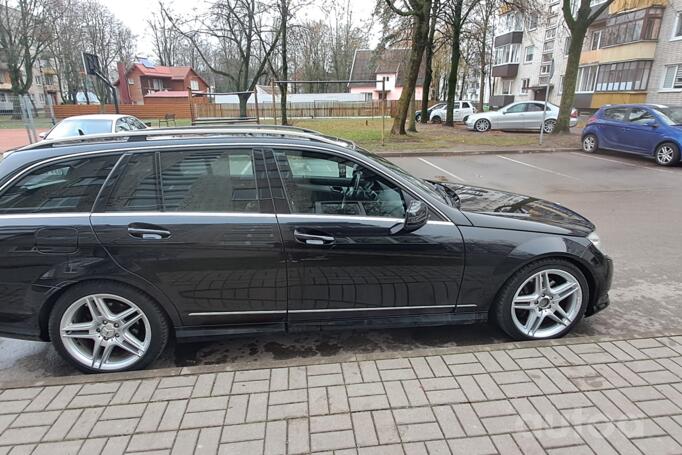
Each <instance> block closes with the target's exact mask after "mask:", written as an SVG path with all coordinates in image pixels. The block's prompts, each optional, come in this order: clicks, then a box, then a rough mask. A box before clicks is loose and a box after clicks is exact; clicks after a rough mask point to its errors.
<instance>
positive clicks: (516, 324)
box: [494, 259, 589, 340]
mask: <svg viewBox="0 0 682 455" xmlns="http://www.w3.org/2000/svg"><path fill="white" fill-rule="evenodd" d="M588 301H589V287H588V284H587V280H586V279H585V276H584V275H583V273H582V272H581V271H580V269H578V268H577V267H576V266H574V265H573V264H571V263H570V262H567V261H564V260H561V259H545V260H542V261H538V262H536V263H533V264H530V265H528V266H526V267H524V268H522V269H521V270H519V271H518V272H517V273H516V274H515V275H514V276H513V277H512V278H511V279H510V280H509V281H508V282H507V283H506V284H505V286H504V288H503V289H502V291H501V292H500V295H499V298H498V300H497V302H496V304H495V307H494V309H495V318H496V320H497V323H498V324H499V326H500V327H501V328H502V330H504V331H505V332H506V333H507V334H508V335H509V336H510V337H512V338H514V339H516V340H542V339H549V338H559V337H562V336H564V335H566V334H567V333H568V332H570V331H571V329H573V327H575V325H576V324H577V323H578V322H579V321H580V320H581V319H582V317H583V315H584V314H585V309H586V308H587V302H588Z"/></svg>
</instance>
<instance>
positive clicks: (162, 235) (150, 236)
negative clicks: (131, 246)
mask: <svg viewBox="0 0 682 455" xmlns="http://www.w3.org/2000/svg"><path fill="white" fill-rule="evenodd" d="M128 234H130V235H131V236H132V237H135V238H138V239H142V240H162V239H167V238H169V237H170V236H171V233H170V231H168V230H166V229H163V228H156V227H151V226H145V227H139V225H138V226H136V225H135V224H129V225H128Z"/></svg>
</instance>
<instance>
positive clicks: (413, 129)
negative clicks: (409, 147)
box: [407, 90, 424, 133]
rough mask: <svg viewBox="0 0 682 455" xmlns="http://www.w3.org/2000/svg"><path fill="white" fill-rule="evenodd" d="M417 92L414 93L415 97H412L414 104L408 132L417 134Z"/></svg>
mask: <svg viewBox="0 0 682 455" xmlns="http://www.w3.org/2000/svg"><path fill="white" fill-rule="evenodd" d="M422 98H424V95H422ZM416 106H417V90H415V91H414V95H413V96H412V102H411V103H410V119H409V122H410V123H409V124H408V125H409V126H408V127H407V131H409V132H410V133H416V132H417V119H416V118H415V114H414V113H415V112H416V110H417V107H416Z"/></svg>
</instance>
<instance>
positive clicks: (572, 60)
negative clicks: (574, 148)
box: [554, 27, 587, 134]
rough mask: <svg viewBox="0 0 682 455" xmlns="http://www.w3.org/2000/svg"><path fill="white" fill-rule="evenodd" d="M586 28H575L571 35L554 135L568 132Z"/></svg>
mask: <svg viewBox="0 0 682 455" xmlns="http://www.w3.org/2000/svg"><path fill="white" fill-rule="evenodd" d="M586 33H587V27H576V28H575V29H574V30H573V32H572V34H571V46H570V47H569V51H568V60H567V61H566V73H565V74H564V86H563V93H562V95H561V104H560V106H559V118H558V120H557V125H556V127H555V128H554V134H560V133H568V132H570V125H569V123H570V120H571V110H573V102H574V101H575V88H576V87H575V85H576V80H577V77H578V67H579V66H580V53H581V52H582V49H583V41H584V40H585V34H586Z"/></svg>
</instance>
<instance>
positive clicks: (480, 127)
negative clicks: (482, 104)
mask: <svg viewBox="0 0 682 455" xmlns="http://www.w3.org/2000/svg"><path fill="white" fill-rule="evenodd" d="M474 129H475V130H476V131H478V132H479V133H485V132H486V131H488V130H490V121H489V120H488V119H485V118H482V119H479V120H476V123H474Z"/></svg>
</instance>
